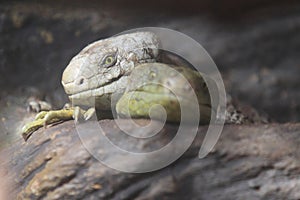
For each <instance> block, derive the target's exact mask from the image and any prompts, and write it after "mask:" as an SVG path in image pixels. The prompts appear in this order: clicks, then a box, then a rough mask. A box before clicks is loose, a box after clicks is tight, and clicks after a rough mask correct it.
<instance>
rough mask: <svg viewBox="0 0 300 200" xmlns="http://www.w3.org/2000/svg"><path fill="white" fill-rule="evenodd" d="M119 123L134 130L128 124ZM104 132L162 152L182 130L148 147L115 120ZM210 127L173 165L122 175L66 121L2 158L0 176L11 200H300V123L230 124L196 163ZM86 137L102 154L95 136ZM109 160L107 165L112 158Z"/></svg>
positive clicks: (171, 128) (168, 129)
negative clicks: (91, 150)
mask: <svg viewBox="0 0 300 200" xmlns="http://www.w3.org/2000/svg"><path fill="white" fill-rule="evenodd" d="M119 123H121V124H122V125H124V126H127V128H128V129H129V130H130V129H132V130H133V128H134V127H131V126H132V125H131V124H130V123H129V122H128V121H127V120H119ZM139 123H141V124H146V123H148V122H147V120H139ZM99 125H100V126H101V127H102V128H103V130H104V131H105V133H106V134H107V137H109V138H110V139H111V140H112V141H113V142H115V143H116V144H117V145H119V146H120V147H122V148H127V149H128V150H136V151H138V150H142V151H150V149H151V148H156V149H157V148H160V147H162V146H163V145H165V144H167V143H168V142H169V141H170V139H172V138H173V136H174V135H172V134H168V133H174V132H176V130H177V127H176V126H175V125H172V124H167V125H165V126H164V128H163V129H162V133H164V134H162V135H161V136H160V137H158V138H155V137H154V138H152V139H150V140H146V141H144V140H141V139H136V138H131V139H126V137H125V136H124V134H122V132H121V131H120V130H119V129H118V127H117V126H116V124H115V121H114V120H101V121H99ZM206 128H207V127H205V126H204V127H199V130H198V135H197V137H196V139H195V140H194V142H193V144H192V145H191V147H190V148H189V149H188V151H186V152H185V153H184V155H183V156H182V157H181V158H180V159H178V160H177V161H176V162H174V163H173V164H171V165H169V166H167V167H165V168H163V169H160V170H158V171H153V172H148V173H125V172H120V171H118V170H114V169H112V168H109V167H107V166H105V165H104V164H102V163H101V162H99V161H98V160H97V159H95V158H94V157H93V156H92V155H91V154H90V153H89V152H88V151H87V150H86V148H85V147H84V146H83V144H82V142H81V140H80V137H79V135H78V134H77V129H76V126H75V124H74V122H73V121H68V122H64V123H62V124H59V125H56V126H53V127H50V128H47V129H40V130H38V131H37V132H36V133H34V134H33V135H32V137H31V138H30V139H29V140H28V142H24V141H22V140H17V141H16V142H15V144H14V145H11V146H9V147H7V148H6V149H5V150H4V151H2V156H1V158H2V160H3V158H5V162H1V163H6V164H5V166H6V169H5V170H4V172H5V173H4V175H3V176H2V177H3V178H4V180H10V183H11V185H10V192H9V193H10V195H12V197H11V198H13V199H16V198H19V199H299V198H300V192H299V191H300V190H299V187H300V179H299V175H298V174H299V171H300V162H299V157H298V156H299V153H300V150H299V148H298V147H299V145H300V139H299V134H300V124H299V123H295V124H292V123H287V124H258V125H256V126H253V125H225V127H224V130H223V133H222V135H221V138H220V140H219V141H218V143H217V145H216V146H215V148H214V150H213V152H211V153H210V154H209V155H208V156H207V157H205V158H204V159H199V158H198V156H197V155H198V151H199V147H200V146H201V144H202V139H203V135H201V133H203V132H204V131H205V130H206ZM150 132H151V131H150V130H149V133H150ZM88 137H89V138H87V140H88V141H89V142H90V143H91V144H93V145H94V147H96V148H99V149H101V144H102V142H101V141H99V140H97V139H96V138H95V137H97V135H96V136H93V137H90V135H88ZM102 150H104V151H105V149H103V148H102ZM107 153H108V154H107V155H108V158H109V157H110V156H113V154H114V152H107ZM4 155H9V157H8V156H7V157H5V156H4ZM129 162H130V161H129ZM3 166H4V165H3V164H2V167H3ZM133 167H136V166H133Z"/></svg>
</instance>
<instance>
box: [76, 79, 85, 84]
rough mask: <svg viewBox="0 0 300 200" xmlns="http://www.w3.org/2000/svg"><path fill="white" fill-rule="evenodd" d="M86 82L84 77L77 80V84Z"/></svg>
mask: <svg viewBox="0 0 300 200" xmlns="http://www.w3.org/2000/svg"><path fill="white" fill-rule="evenodd" d="M83 83H84V78H80V79H78V80H77V81H76V84H77V85H82V84H83Z"/></svg>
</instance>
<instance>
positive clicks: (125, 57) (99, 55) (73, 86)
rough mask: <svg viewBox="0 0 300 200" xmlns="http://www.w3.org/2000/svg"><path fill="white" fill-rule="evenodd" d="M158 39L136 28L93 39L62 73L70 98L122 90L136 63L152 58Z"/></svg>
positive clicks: (154, 57)
mask: <svg viewBox="0 0 300 200" xmlns="http://www.w3.org/2000/svg"><path fill="white" fill-rule="evenodd" d="M158 49H159V40H158V38H157V36H156V35H155V34H154V33H151V32H135V33H129V34H124V35H119V36H115V37H110V38H107V39H103V40H99V41H96V42H94V43H92V44H90V45H88V46H87V47H85V48H84V49H83V50H82V51H81V52H80V53H79V54H77V55H76V56H75V57H73V58H72V60H71V61H70V63H69V65H68V66H67V67H66V69H65V71H64V72H63V76H62V85H63V87H64V89H65V92H66V93H67V95H68V96H69V98H70V99H83V98H85V97H99V96H102V95H104V94H111V93H115V92H117V91H122V90H124V89H125V87H126V85H127V82H126V81H127V76H128V75H129V74H130V73H131V71H132V69H133V68H134V67H135V66H136V65H137V64H139V63H146V62H154V61H155V60H156V57H157V56H158Z"/></svg>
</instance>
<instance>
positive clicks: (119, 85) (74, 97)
mask: <svg viewBox="0 0 300 200" xmlns="http://www.w3.org/2000/svg"><path fill="white" fill-rule="evenodd" d="M127 83H128V76H126V75H123V76H121V77H119V78H118V79H117V80H114V81H113V82H110V83H109V84H106V85H104V86H102V87H99V88H95V89H90V90H86V91H81V92H78V93H76V94H71V95H69V99H70V100H71V101H72V102H73V104H81V105H94V104H95V98H96V97H101V96H103V95H109V96H110V95H111V94H115V93H123V92H124V90H125V88H126V86H127Z"/></svg>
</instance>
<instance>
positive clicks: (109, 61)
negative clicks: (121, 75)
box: [101, 55, 117, 67]
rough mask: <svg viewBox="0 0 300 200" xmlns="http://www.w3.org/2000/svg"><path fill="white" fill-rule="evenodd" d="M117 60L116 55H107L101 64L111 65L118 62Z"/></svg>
mask: <svg viewBox="0 0 300 200" xmlns="http://www.w3.org/2000/svg"><path fill="white" fill-rule="evenodd" d="M116 61H117V57H116V56H115V55H107V56H105V57H104V59H103V61H102V63H101V65H102V66H103V67H111V66H112V65H114V64H115V63H116Z"/></svg>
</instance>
